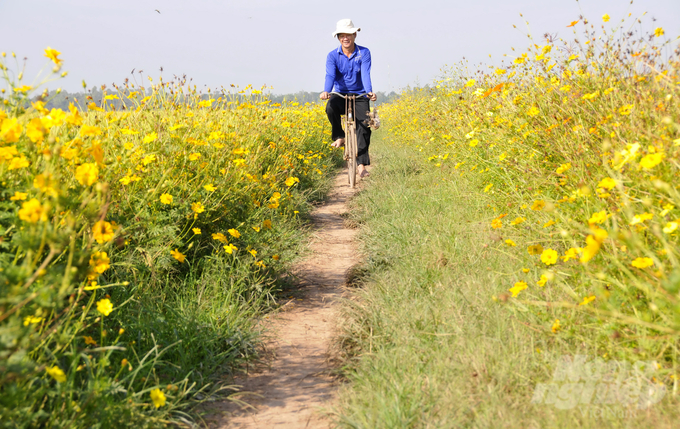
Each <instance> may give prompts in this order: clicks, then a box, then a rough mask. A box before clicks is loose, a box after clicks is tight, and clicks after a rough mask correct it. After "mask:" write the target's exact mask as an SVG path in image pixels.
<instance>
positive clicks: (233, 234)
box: [227, 221, 266, 238]
mask: <svg viewBox="0 0 680 429" xmlns="http://www.w3.org/2000/svg"><path fill="white" fill-rule="evenodd" d="M265 222H266V221H265ZM227 232H228V233H229V234H230V235H231V236H232V237H234V238H239V237H241V233H240V232H238V231H237V230H235V229H234V228H231V229H230V230H228V231H227Z"/></svg>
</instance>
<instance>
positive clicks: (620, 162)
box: [382, 15, 680, 384]
mask: <svg viewBox="0 0 680 429" xmlns="http://www.w3.org/2000/svg"><path fill="white" fill-rule="evenodd" d="M607 21H609V16H607V15H605V16H604V17H603V18H602V23H599V22H590V21H588V20H579V21H575V22H572V23H570V24H569V23H565V27H570V28H573V29H574V30H573V31H574V34H575V37H574V39H573V40H571V41H563V40H561V39H560V40H555V39H552V38H551V37H548V39H541V40H533V41H532V42H533V43H532V45H531V46H530V47H529V49H528V50H527V51H526V52H523V53H517V52H513V53H512V55H509V56H508V59H509V61H505V62H504V65H503V66H502V67H499V68H495V69H494V68H491V69H490V70H483V69H482V70H477V71H474V72H473V71H472V70H469V69H468V68H467V65H466V64H461V65H460V66H458V67H454V68H452V69H450V70H448V71H447V72H446V73H445V76H444V77H443V78H442V79H440V80H439V81H437V82H435V84H434V85H433V87H432V88H425V89H414V90H411V91H410V92H408V93H406V94H403V95H402V97H401V99H400V100H399V101H398V102H395V103H393V104H391V105H389V106H388V107H385V108H384V109H383V110H382V113H383V114H384V117H385V123H386V124H387V125H388V127H389V133H390V136H389V140H391V141H392V142H393V143H394V144H398V145H410V146H413V147H414V148H415V149H416V150H418V151H420V152H421V153H422V155H423V157H425V158H426V159H427V161H428V162H429V165H430V166H431V168H433V169H438V170H440V178H441V180H442V181H455V180H457V179H458V178H461V177H466V178H468V180H473V181H474V183H476V184H477V187H478V194H477V196H474V195H473V196H470V197H469V198H479V199H482V200H483V201H489V205H488V207H487V211H488V217H487V219H486V220H484V222H483V225H484V227H485V228H489V230H493V231H494V232H493V234H500V235H501V236H502V240H498V241H497V243H498V244H495V245H493V247H494V248H495V249H496V250H497V251H498V252H503V253H504V254H508V261H509V263H511V264H512V266H516V267H517V271H515V272H511V273H507V274H506V279H507V280H506V281H505V284H504V285H501V286H499V288H498V290H497V293H496V294H495V295H494V296H490V297H489V300H490V305H493V301H496V302H498V303H505V304H506V305H510V306H511V308H514V309H515V310H516V311H517V314H522V317H523V318H527V319H525V320H529V321H530V322H531V323H532V325H531V326H540V327H541V329H542V330H543V331H544V332H545V335H547V336H558V337H559V338H561V339H565V340H568V341H573V343H574V344H580V343H583V342H585V343H588V344H594V345H595V347H596V348H597V349H598V350H600V354H601V355H602V356H612V357H613V356H616V355H624V356H625V355H626V354H629V353H644V354H645V355H646V356H650V357H653V358H655V359H658V360H659V361H660V362H662V366H663V368H664V373H665V374H666V376H667V377H668V378H667V379H666V380H664V381H666V382H668V383H671V384H674V383H675V380H677V376H676V374H677V373H678V371H679V369H678V359H677V355H678V349H677V339H678V334H680V297H679V295H678V293H680V262H679V261H680V250H679V249H680V247H679V246H678V244H679V243H678V242H679V239H678V234H680V232H679V231H680V230H679V229H678V225H680V192H679V190H680V180H679V179H678V176H679V175H680V164H678V159H680V110H679V109H678V102H679V100H680V62H679V60H680V58H679V55H678V54H679V52H678V50H677V43H675V42H672V39H670V38H668V37H667V36H665V34H666V33H665V32H664V30H663V29H661V28H657V29H656V31H654V32H653V33H652V34H647V35H644V36H633V33H629V32H628V30H627V28H628V25H629V24H630V23H631V22H632V20H631V22H628V21H622V22H621V23H619V24H616V25H609V24H607V25H605V24H604V23H606V22H607ZM548 36H549V35H548ZM674 43H675V44H674ZM673 49H675V50H673ZM505 217H507V218H508V219H515V220H513V221H510V222H508V221H506V220H505V219H504V218H505ZM521 267H530V268H529V269H525V270H522V269H521ZM527 314H531V316H527ZM608 337H611V338H615V339H616V340H614V341H607V340H606V339H607V338H608ZM641 350H644V352H641ZM671 376H672V377H671Z"/></svg>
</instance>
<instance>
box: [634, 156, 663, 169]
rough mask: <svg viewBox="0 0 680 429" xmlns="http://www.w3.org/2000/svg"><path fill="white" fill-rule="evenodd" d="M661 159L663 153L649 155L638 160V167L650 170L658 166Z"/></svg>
mask: <svg viewBox="0 0 680 429" xmlns="http://www.w3.org/2000/svg"><path fill="white" fill-rule="evenodd" d="M663 158H664V154H663V152H657V153H650V154H649V155H646V156H645V157H643V158H642V159H641V160H640V167H642V168H644V169H645V170H650V169H652V168H654V167H656V166H657V165H659V163H660V162H661V161H662V160H663Z"/></svg>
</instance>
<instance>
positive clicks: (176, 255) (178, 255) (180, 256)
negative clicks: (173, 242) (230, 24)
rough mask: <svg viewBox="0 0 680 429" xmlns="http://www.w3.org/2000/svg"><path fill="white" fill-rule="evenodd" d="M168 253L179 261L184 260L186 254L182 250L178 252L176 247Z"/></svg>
mask: <svg viewBox="0 0 680 429" xmlns="http://www.w3.org/2000/svg"><path fill="white" fill-rule="evenodd" d="M170 254H171V255H172V257H173V258H175V259H177V260H178V261H179V262H180V263H182V262H184V259H185V258H186V256H184V254H183V253H182V252H180V251H179V250H178V249H175V250H171V251H170Z"/></svg>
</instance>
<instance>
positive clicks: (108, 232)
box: [92, 220, 115, 244]
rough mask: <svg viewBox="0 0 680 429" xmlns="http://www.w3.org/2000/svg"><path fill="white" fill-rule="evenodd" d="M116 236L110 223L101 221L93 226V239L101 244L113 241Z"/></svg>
mask: <svg viewBox="0 0 680 429" xmlns="http://www.w3.org/2000/svg"><path fill="white" fill-rule="evenodd" d="M114 235H115V232H114V231H113V228H112V227H111V224H110V223H109V222H105V221H103V220H100V221H98V222H96V223H95V224H94V225H93V226H92V237H94V239H95V240H96V241H97V243H99V244H103V243H106V242H108V241H111V240H113V236H114Z"/></svg>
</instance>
